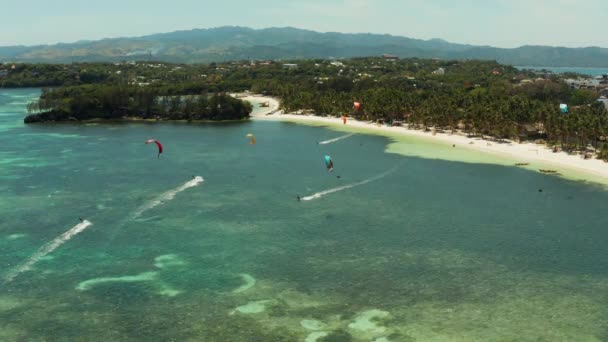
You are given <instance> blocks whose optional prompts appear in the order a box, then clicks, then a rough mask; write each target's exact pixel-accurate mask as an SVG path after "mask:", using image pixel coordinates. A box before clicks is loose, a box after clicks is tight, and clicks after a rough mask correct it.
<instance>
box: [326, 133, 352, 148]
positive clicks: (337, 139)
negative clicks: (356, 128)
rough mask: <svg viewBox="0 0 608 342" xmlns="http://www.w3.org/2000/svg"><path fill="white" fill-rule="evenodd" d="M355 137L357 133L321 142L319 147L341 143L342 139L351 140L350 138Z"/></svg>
mask: <svg viewBox="0 0 608 342" xmlns="http://www.w3.org/2000/svg"><path fill="white" fill-rule="evenodd" d="M353 135H355V133H351V134H347V135H343V136H341V137H337V138H334V139H330V140H325V141H321V142H320V143H319V145H327V144H331V143H335V142H336V141H339V140H342V139H346V138H350V137H352V136H353Z"/></svg>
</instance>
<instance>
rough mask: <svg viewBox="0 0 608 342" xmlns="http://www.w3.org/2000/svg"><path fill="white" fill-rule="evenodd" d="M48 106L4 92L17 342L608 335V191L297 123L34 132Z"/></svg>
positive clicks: (28, 95)
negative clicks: (32, 117) (34, 116)
mask: <svg viewBox="0 0 608 342" xmlns="http://www.w3.org/2000/svg"><path fill="white" fill-rule="evenodd" d="M38 93H39V92H38V90H1V91H0V145H1V146H2V151H1V152H0V191H1V193H2V196H1V197H0V251H1V252H0V265H2V268H1V271H0V340H1V341H304V340H305V339H306V338H309V341H311V340H314V338H315V337H316V336H317V335H316V334H321V335H323V334H327V336H326V337H327V338H326V339H325V340H323V339H317V341H350V340H352V341H373V340H376V339H380V340H381V339H382V338H386V340H389V341H605V340H606V338H607V337H608V332H607V327H606V317H608V297H607V296H606V293H608V292H607V291H608V264H607V263H606V260H608V248H606V243H605V242H606V241H608V230H607V229H606V228H605V227H607V226H608V216H607V215H605V207H606V203H608V192H607V191H605V190H604V188H603V187H601V186H598V185H594V184H587V183H582V182H574V181H568V180H564V179H561V178H557V177H553V176H546V175H542V174H539V173H538V172H532V171H528V170H524V169H521V168H516V167H509V166H500V165H491V164H472V163H461V162H454V161H445V160H441V159H424V158H417V157H405V156H402V155H398V154H390V153H386V152H385V150H386V147H387V145H388V144H390V143H391V142H392V141H391V140H390V139H388V138H385V137H380V136H371V135H365V134H356V135H353V136H349V137H344V136H345V133H344V132H336V131H332V130H330V129H327V128H322V127H307V126H301V125H296V124H290V123H281V122H262V121H250V122H246V123H234V124H226V123H222V124H203V125H195V124H192V125H189V124H182V123H180V124H171V123H161V124H113V125H102V124H51V125H33V126H25V125H23V124H22V118H23V116H24V115H25V105H26V103H27V101H29V100H30V99H33V98H35V97H36V96H37V94H38ZM248 133H253V134H255V136H256V138H257V143H256V144H255V145H250V144H249V139H247V138H246V135H247V134H248ZM338 137H343V139H341V140H336V141H334V142H332V143H328V144H324V145H319V144H317V142H320V141H331V140H334V139H335V138H338ZM149 138H156V139H159V140H160V141H161V142H163V143H164V145H165V153H164V154H163V156H162V157H161V158H160V159H158V158H157V157H156V147H155V146H154V145H145V144H144V142H145V141H146V139H149ZM401 143H402V144H404V146H403V147H402V150H404V154H407V149H408V148H409V149H410V151H412V152H415V151H418V150H420V149H424V148H425V146H424V145H421V144H422V143H421V142H419V141H417V140H411V141H410V140H408V139H405V140H403V141H402V142H401ZM436 148H438V149H441V148H444V149H445V151H444V153H452V154H454V153H458V150H459V149H458V148H456V149H454V148H452V147H451V146H446V147H436ZM325 154H329V155H331V156H332V158H333V161H334V164H335V170H334V171H333V172H328V171H327V170H326V168H325V165H324V161H323V156H324V155H325ZM193 176H201V177H203V178H204V182H202V183H200V184H198V183H197V184H194V183H191V182H192V177H193ZM337 176H340V178H339V179H338V178H337ZM332 189H333V190H332ZM336 189H338V190H336ZM538 189H543V192H539V191H538ZM328 190H330V191H328ZM298 194H299V195H301V196H302V197H306V198H307V199H310V200H305V201H301V202H298V201H297V200H296V195H298ZM315 194H317V195H318V196H315ZM79 217H81V218H83V220H86V221H85V222H90V223H91V224H92V225H91V226H87V225H82V224H80V222H79ZM66 232H68V233H67V234H66ZM315 329H316V330H315ZM319 336H320V335H319Z"/></svg>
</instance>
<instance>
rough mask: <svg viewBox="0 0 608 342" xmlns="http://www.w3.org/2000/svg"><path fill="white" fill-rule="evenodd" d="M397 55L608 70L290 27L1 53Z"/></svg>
mask: <svg viewBox="0 0 608 342" xmlns="http://www.w3.org/2000/svg"><path fill="white" fill-rule="evenodd" d="M382 54H391V55H395V56H398V57H403V58H407V57H419V58H441V59H485V60H496V61H498V62H500V63H504V64H511V65H525V66H547V67H560V66H561V67H608V48H599V47H586V48H564V47H550V46H522V47H518V48H512V49H505V48H496V47H491V46H475V45H467V44H455V43H450V42H447V41H445V40H442V39H430V40H421V39H413V38H407V37H399V36H392V35H387V34H384V35H382V34H369V33H359V34H350V33H337V32H328V33H321V32H315V31H310V30H302V29H297V28H292V27H286V28H267V29H251V28H246V27H234V26H225V27H219V28H212V29H194V30H188V31H175V32H170V33H161V34H153V35H147V36H142V37H132V38H112V39H102V40H97V41H79V42H75V43H67V44H66V43H60V44H54V45H38V46H7V47H0V62H3V61H4V62H9V61H10V62H37V63H69V62H115V61H124V60H129V61H130V60H158V61H165V62H175V63H207V62H214V61H217V62H219V61H230V60H248V59H255V60H262V59H284V60H288V59H303V58H348V57H364V56H378V55H382Z"/></svg>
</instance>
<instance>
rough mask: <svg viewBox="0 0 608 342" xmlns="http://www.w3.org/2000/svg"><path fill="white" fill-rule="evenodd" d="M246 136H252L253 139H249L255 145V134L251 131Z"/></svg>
mask: <svg viewBox="0 0 608 342" xmlns="http://www.w3.org/2000/svg"><path fill="white" fill-rule="evenodd" d="M246 137H247V138H251V140H250V141H249V143H250V144H251V145H255V136H254V135H253V134H251V133H249V134H247V136H246Z"/></svg>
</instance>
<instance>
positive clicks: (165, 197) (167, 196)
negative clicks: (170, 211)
mask: <svg viewBox="0 0 608 342" xmlns="http://www.w3.org/2000/svg"><path fill="white" fill-rule="evenodd" d="M202 182H204V179H203V177H201V176H196V177H194V178H193V179H192V180H190V181H188V182H186V183H185V184H184V185H182V186H179V187H177V188H175V189H172V190H169V191H167V192H165V193H163V194H161V195H160V196H158V197H157V198H156V199H154V200H152V201H150V202H148V203H146V204H144V205H142V206H141V207H139V208H138V209H137V210H135V212H134V213H133V214H132V215H131V217H130V219H131V220H135V219H137V218H139V217H140V216H141V215H142V214H143V213H145V212H146V211H148V210H150V209H153V208H155V207H157V206H159V205H161V204H163V203H166V202H168V201H170V200H172V199H174V198H175V195H177V194H179V193H180V192H182V191H184V190H187V189H190V188H193V187H195V186H198V185H199V184H201V183H202Z"/></svg>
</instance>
